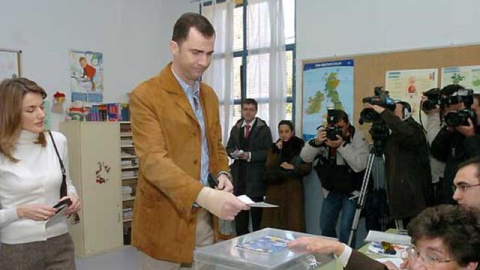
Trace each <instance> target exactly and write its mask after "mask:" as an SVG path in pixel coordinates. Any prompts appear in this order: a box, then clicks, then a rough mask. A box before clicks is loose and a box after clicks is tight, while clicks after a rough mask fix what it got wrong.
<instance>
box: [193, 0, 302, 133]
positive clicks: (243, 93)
mask: <svg viewBox="0 0 480 270" xmlns="http://www.w3.org/2000/svg"><path fill="white" fill-rule="evenodd" d="M293 1H294V5H295V11H296V0H293ZM216 2H217V3H224V2H226V0H216ZM209 5H212V1H206V2H204V3H203V6H209ZM247 6H248V0H243V3H242V4H236V5H235V8H239V7H243V12H242V17H243V19H242V20H243V42H242V43H243V44H242V47H243V48H242V49H241V50H238V51H234V52H233V58H234V59H235V58H238V57H241V58H242V64H241V65H240V98H234V99H233V106H234V107H235V105H240V104H241V102H242V100H243V99H246V98H248V96H247V58H248V56H249V54H250V53H249V50H248V49H247V38H248V36H247V10H248V9H247ZM200 14H202V4H200ZM295 15H296V14H294V24H295V26H294V29H296V22H297V18H296V16H295ZM263 49H268V48H266V47H265V48H259V49H256V50H258V51H263ZM288 51H291V52H292V95H291V96H287V97H286V103H287V104H288V103H291V104H292V120H291V121H292V123H293V124H294V125H295V113H296V102H295V100H296V94H297V79H296V71H297V68H296V64H295V63H296V62H297V61H296V60H297V34H296V31H295V42H294V43H290V44H285V52H288ZM223 56H224V55H223V54H219V55H217V56H216V57H223ZM255 100H256V101H257V102H258V104H265V103H268V99H265V98H257V99H255Z"/></svg>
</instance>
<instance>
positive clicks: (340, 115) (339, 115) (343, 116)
mask: <svg viewBox="0 0 480 270" xmlns="http://www.w3.org/2000/svg"><path fill="white" fill-rule="evenodd" d="M332 112H333V115H334V116H335V117H334V118H333V119H332V120H333V121H332V124H334V125H335V124H337V123H338V122H340V120H343V121H344V122H345V123H347V124H348V123H349V122H348V114H347V113H346V112H345V111H342V110H338V109H334V110H332Z"/></svg>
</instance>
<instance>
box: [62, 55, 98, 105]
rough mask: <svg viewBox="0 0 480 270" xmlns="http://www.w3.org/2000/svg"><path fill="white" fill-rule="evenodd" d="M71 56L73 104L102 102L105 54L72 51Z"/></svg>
mask: <svg viewBox="0 0 480 270" xmlns="http://www.w3.org/2000/svg"><path fill="white" fill-rule="evenodd" d="M70 55H71V59H70V87H71V91H72V102H73V101H83V102H102V100H103V54H102V53H100V52H90V51H71V53H70Z"/></svg>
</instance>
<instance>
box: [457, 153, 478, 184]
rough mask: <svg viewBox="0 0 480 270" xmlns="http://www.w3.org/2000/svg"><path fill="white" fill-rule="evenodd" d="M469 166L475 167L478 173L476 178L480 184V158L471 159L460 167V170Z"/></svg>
mask: <svg viewBox="0 0 480 270" xmlns="http://www.w3.org/2000/svg"><path fill="white" fill-rule="evenodd" d="M467 166H474V167H475V170H476V173H475V178H477V180H478V182H479V183H480V156H475V157H473V158H471V159H468V160H466V161H464V162H462V163H460V165H458V170H460V169H463V168H465V167H467Z"/></svg>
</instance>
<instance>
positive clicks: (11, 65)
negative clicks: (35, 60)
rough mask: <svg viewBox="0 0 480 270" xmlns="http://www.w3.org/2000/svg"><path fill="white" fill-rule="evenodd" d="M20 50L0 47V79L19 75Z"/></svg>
mask: <svg viewBox="0 0 480 270" xmlns="http://www.w3.org/2000/svg"><path fill="white" fill-rule="evenodd" d="M20 53H21V51H14V50H4V49H0V81H3V80H4V79H10V78H19V77H20Z"/></svg>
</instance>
